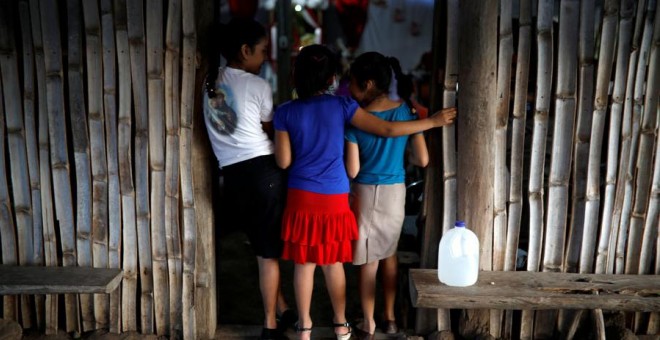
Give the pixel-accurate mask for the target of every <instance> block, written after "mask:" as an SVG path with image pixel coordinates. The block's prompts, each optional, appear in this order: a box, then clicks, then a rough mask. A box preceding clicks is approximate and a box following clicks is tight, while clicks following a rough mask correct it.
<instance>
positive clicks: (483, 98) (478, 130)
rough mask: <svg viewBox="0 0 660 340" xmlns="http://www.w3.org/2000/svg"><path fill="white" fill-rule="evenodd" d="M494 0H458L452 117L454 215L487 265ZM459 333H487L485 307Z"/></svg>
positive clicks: (489, 262)
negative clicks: (456, 91) (470, 232)
mask: <svg viewBox="0 0 660 340" xmlns="http://www.w3.org/2000/svg"><path fill="white" fill-rule="evenodd" d="M497 12H498V10H497V2H496V1H478V0H467V1H462V2H461V13H460V18H461V22H460V29H461V34H462V36H461V42H462V44H461V45H460V47H459V53H460V61H459V75H460V77H459V88H460V91H459V94H458V107H459V108H460V112H459V113H458V119H457V131H456V134H457V144H456V145H457V152H458V154H459V155H470V156H469V157H458V159H457V169H456V170H457V174H458V176H457V181H458V182H457V184H458V186H457V187H458V190H457V192H458V200H457V214H456V215H457V218H458V219H464V220H466V222H467V226H468V228H470V229H472V230H473V231H474V232H475V233H476V234H477V237H478V238H479V242H480V246H481V253H480V268H481V269H482V270H490V269H491V268H492V248H493V247H492V242H493V236H492V226H493V171H494V169H493V166H494V165H493V160H492V154H493V149H492V141H493V139H494V133H495V111H496V103H497V101H496V87H495V83H496V70H497ZM466 313H467V314H468V315H470V317H469V320H466V318H463V320H462V321H461V328H462V330H461V335H462V336H467V337H472V336H475V335H478V334H487V333H488V313H487V312H484V311H467V312H466Z"/></svg>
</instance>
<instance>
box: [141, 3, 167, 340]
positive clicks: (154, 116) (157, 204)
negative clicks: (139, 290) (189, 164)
mask: <svg viewBox="0 0 660 340" xmlns="http://www.w3.org/2000/svg"><path fill="white" fill-rule="evenodd" d="M146 6H147V7H146V8H148V10H147V11H146V17H147V21H146V28H147V35H146V44H147V53H146V54H147V69H146V70H147V87H148V89H147V94H148V98H149V103H148V105H147V106H148V108H149V123H148V124H149V173H150V178H151V198H150V202H151V207H150V210H149V211H150V217H151V222H150V223H151V228H149V229H150V230H151V260H152V263H153V275H154V307H155V319H156V334H158V335H165V334H167V333H168V332H169V328H170V325H169V321H170V320H169V319H170V310H169V309H170V302H169V287H168V270H167V242H166V237H165V235H166V232H167V231H166V228H165V148H164V144H165V135H164V133H165V124H164V121H163V120H164V118H165V112H164V107H163V106H164V105H163V104H164V103H163V102H164V101H165V88H164V82H163V2H162V1H160V0H147V1H146Z"/></svg>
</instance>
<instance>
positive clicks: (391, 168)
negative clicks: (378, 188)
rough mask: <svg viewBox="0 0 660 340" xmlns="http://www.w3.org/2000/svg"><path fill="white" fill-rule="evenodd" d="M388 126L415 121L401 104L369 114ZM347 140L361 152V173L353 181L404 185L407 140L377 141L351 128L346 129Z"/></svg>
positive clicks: (393, 138) (383, 138)
mask: <svg viewBox="0 0 660 340" xmlns="http://www.w3.org/2000/svg"><path fill="white" fill-rule="evenodd" d="M371 114H373V115H374V116H376V117H378V118H380V119H383V120H387V121H390V122H397V121H409V120H415V119H417V117H416V116H415V115H413V114H412V113H411V112H410V108H408V105H406V104H401V105H400V106H399V107H397V108H394V109H392V110H387V111H381V112H371ZM345 138H346V140H347V141H349V142H351V143H356V144H357V145H358V148H359V149H360V172H359V173H358V175H357V177H355V179H354V181H355V182H356V183H360V184H396V183H405V180H406V172H405V169H404V167H403V157H404V153H405V151H406V144H407V143H408V136H401V137H380V136H376V135H372V134H370V133H368V132H364V131H362V130H359V129H357V128H355V127H353V126H350V127H349V128H348V129H346V136H345Z"/></svg>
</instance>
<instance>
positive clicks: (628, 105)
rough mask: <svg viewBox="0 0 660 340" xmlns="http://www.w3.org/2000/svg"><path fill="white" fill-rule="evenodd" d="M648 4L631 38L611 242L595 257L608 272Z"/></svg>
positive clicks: (615, 237)
mask: <svg viewBox="0 0 660 340" xmlns="http://www.w3.org/2000/svg"><path fill="white" fill-rule="evenodd" d="M645 9H646V7H645V6H644V3H640V4H638V5H637V13H636V15H635V31H634V34H633V39H632V46H631V48H632V52H631V54H630V64H629V66H628V78H627V81H626V99H625V101H624V109H623V119H622V122H621V155H620V157H619V173H618V178H617V183H616V192H615V198H614V209H613V212H612V222H611V223H612V227H611V231H610V239H609V243H608V244H602V245H601V244H599V249H598V257H597V258H596V270H604V272H606V273H613V272H614V262H615V255H616V248H617V243H618V237H619V227H620V226H621V214H622V210H623V204H624V200H625V195H626V187H627V184H626V176H627V174H628V165H629V164H628V163H629V159H630V148H631V146H632V137H633V97H634V90H635V76H636V74H637V62H638V58H639V52H640V51H639V49H640V42H641V39H642V38H641V36H642V27H643V25H642V24H643V22H644V20H643V18H644V11H645ZM601 268H604V269H601Z"/></svg>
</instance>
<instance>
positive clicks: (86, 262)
mask: <svg viewBox="0 0 660 340" xmlns="http://www.w3.org/2000/svg"><path fill="white" fill-rule="evenodd" d="M80 6H81V5H80V1H78V0H68V1H67V13H68V16H67V19H68V20H67V24H68V30H67V34H68V47H67V51H68V54H67V55H68V67H67V72H68V80H69V92H68V93H69V110H70V116H69V117H70V119H71V130H72V131H75V132H76V133H73V134H72V137H73V155H74V160H75V174H76V250H77V252H78V255H79V256H78V266H81V267H91V266H92V207H91V205H90V204H91V203H92V174H91V165H90V159H89V131H88V130H87V112H86V110H85V85H84V81H83V64H82V54H83V51H82V23H81V20H82V10H81V8H80ZM80 308H81V314H82V330H83V331H89V330H92V329H94V325H95V321H94V301H93V297H92V296H91V295H89V294H81V295H80Z"/></svg>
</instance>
